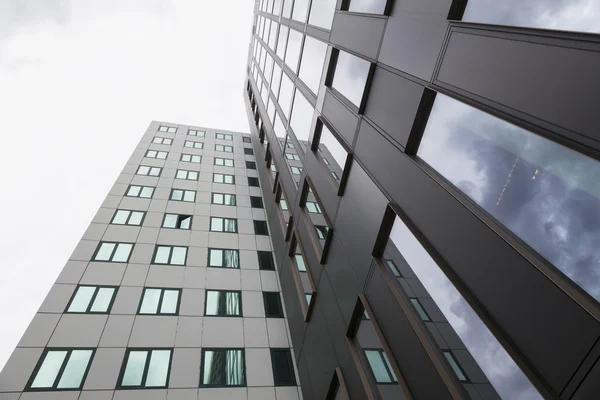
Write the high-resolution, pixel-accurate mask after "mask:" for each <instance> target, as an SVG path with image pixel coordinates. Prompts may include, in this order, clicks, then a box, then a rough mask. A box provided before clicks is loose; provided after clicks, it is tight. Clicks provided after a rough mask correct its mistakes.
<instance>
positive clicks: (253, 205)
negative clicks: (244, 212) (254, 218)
mask: <svg viewBox="0 0 600 400" xmlns="http://www.w3.org/2000/svg"><path fill="white" fill-rule="evenodd" d="M253 199H258V200H259V201H260V207H258V206H256V205H255V204H253V201H254V202H255V203H256V202H257V200H253ZM250 208H257V209H264V208H265V202H264V201H263V198H262V197H261V196H250Z"/></svg>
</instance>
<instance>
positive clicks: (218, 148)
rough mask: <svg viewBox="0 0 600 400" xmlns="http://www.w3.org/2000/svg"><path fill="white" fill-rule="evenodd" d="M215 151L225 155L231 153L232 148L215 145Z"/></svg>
mask: <svg viewBox="0 0 600 400" xmlns="http://www.w3.org/2000/svg"><path fill="white" fill-rule="evenodd" d="M215 151H224V152H225V153H233V146H226V145H223V144H215Z"/></svg>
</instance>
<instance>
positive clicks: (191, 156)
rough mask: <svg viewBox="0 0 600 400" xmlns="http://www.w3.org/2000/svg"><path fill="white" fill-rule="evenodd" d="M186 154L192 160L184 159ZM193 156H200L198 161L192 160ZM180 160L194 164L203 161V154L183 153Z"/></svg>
mask: <svg viewBox="0 0 600 400" xmlns="http://www.w3.org/2000/svg"><path fill="white" fill-rule="evenodd" d="M184 156H189V157H190V161H186V160H184V159H183V157H184ZM193 157H198V158H199V160H198V162H196V161H192V158H193ZM179 161H181V162H189V163H193V164H200V163H202V156H201V155H199V154H189V153H181V157H179Z"/></svg>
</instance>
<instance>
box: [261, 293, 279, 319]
mask: <svg viewBox="0 0 600 400" xmlns="http://www.w3.org/2000/svg"><path fill="white" fill-rule="evenodd" d="M263 301H264V303H265V317H267V318H283V306H282V305H281V297H280V296H279V293H278V292H263Z"/></svg>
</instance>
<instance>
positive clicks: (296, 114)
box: [290, 89, 315, 140]
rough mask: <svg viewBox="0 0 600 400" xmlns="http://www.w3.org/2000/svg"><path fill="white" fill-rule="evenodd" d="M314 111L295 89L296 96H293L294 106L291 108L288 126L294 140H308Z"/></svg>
mask: <svg viewBox="0 0 600 400" xmlns="http://www.w3.org/2000/svg"><path fill="white" fill-rule="evenodd" d="M314 113H315V109H314V108H313V106H312V105H311V104H310V103H309V102H308V100H306V97H304V95H303V94H302V93H301V92H300V90H298V89H296V96H294V105H293V106H292V116H291V121H290V125H291V127H292V129H293V130H294V134H295V135H296V139H298V140H308V137H309V136H310V132H311V131H310V127H311V125H312V120H313V115H314Z"/></svg>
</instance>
